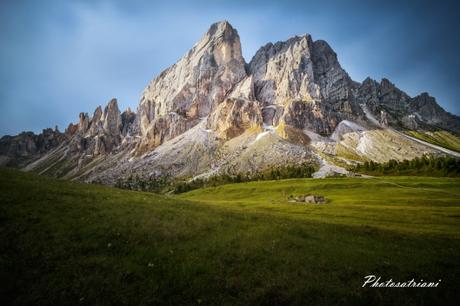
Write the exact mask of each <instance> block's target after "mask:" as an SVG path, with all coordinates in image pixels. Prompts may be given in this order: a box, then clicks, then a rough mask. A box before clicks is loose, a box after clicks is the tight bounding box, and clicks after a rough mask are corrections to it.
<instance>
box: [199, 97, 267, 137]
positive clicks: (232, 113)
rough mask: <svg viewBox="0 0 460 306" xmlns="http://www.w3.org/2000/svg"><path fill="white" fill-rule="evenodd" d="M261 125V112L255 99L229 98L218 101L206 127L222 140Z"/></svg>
mask: <svg viewBox="0 0 460 306" xmlns="http://www.w3.org/2000/svg"><path fill="white" fill-rule="evenodd" d="M261 126H262V114H261V113H260V110H259V107H258V105H257V103H256V102H255V101H251V100H246V99H235V98H230V99H227V100H225V101H224V102H222V103H220V104H219V105H218V106H217V108H216V110H215V111H214V112H213V113H212V114H211V115H210V116H209V118H208V121H207V127H208V128H209V129H212V130H214V131H216V132H217V135H218V136H219V137H220V138H221V139H224V140H227V139H231V138H234V137H237V136H239V135H241V134H243V133H244V132H245V131H246V130H248V129H251V128H260V127H261Z"/></svg>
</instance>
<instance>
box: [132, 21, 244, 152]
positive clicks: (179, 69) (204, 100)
mask: <svg viewBox="0 0 460 306" xmlns="http://www.w3.org/2000/svg"><path fill="white" fill-rule="evenodd" d="M245 77H246V71H245V62H244V59H243V57H242V55H241V44H240V38H239V36H238V33H237V31H236V30H235V29H233V28H232V26H231V25H230V24H229V23H228V22H226V21H223V22H219V23H215V24H213V25H212V26H211V27H210V29H209V30H208V32H207V33H206V34H205V35H204V36H203V38H202V39H201V40H200V41H199V42H198V43H197V44H196V45H195V46H194V47H193V48H192V49H191V50H190V51H189V52H188V53H187V54H186V55H185V56H184V57H183V58H181V59H180V60H179V61H178V62H177V63H176V64H174V65H173V66H171V67H170V68H168V69H166V70H165V71H163V72H162V73H161V74H160V75H159V76H158V77H157V78H155V79H154V80H153V81H152V82H151V83H150V84H149V85H148V86H147V88H146V89H145V90H144V93H143V95H142V98H141V102H140V104H139V107H138V114H139V125H140V133H141V135H142V136H143V137H145V139H144V143H146V144H147V145H148V146H149V147H155V146H157V145H159V144H161V143H162V142H163V141H165V140H167V139H171V138H173V137H175V136H177V135H179V134H181V133H183V132H185V131H186V130H187V128H189V127H191V126H194V125H195V124H197V123H198V122H199V119H200V118H201V117H205V116H207V115H208V114H209V113H210V112H211V110H212V109H213V108H215V107H216V106H217V104H218V103H220V102H222V101H223V100H224V98H225V97H226V96H227V95H228V93H229V92H230V91H231V90H232V88H233V87H234V86H235V85H236V84H237V83H238V82H240V81H241V80H242V79H243V78H245ZM161 127H166V130H162V128H161Z"/></svg>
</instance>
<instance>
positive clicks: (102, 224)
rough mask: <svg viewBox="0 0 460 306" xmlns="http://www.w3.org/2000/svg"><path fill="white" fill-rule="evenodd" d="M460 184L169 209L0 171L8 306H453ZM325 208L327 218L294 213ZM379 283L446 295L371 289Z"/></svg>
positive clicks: (223, 189) (254, 193)
mask: <svg viewBox="0 0 460 306" xmlns="http://www.w3.org/2000/svg"><path fill="white" fill-rule="evenodd" d="M459 187H460V180H459V179H444V178H414V177H411V178H404V177H397V178H391V179H389V178H378V179H323V180H313V179H292V180H283V181H264V182H251V183H241V184H232V185H224V186H219V187H215V188H209V189H199V190H195V191H192V192H189V193H185V194H181V195H180V196H169V197H168V196H160V195H155V194H150V193H142V192H134V191H125V190H120V189H112V188H108V187H104V186H97V185H86V184H80V183H72V182H67V181H61V180H53V179H50V178H46V177H41V176H37V175H34V174H30V173H21V172H18V171H15V170H11V169H4V168H3V169H0V238H1V239H0V249H1V250H2V253H1V255H0V277H1V279H2V282H3V284H4V285H3V286H2V287H1V289H0V290H1V291H0V299H1V300H0V303H1V304H2V305H24V304H28V305H43V304H46V305H49V304H55V305H63V304H81V305H95V304H98V305H110V304H129V305H139V304H141V305H142V304H155V305H158V304H176V305H177V304H179V305H196V304H204V305H210V304H211V305H216V304H227V305H230V304H241V305H248V304H251V305H254V304H256V305H257V304H265V305H267V304H270V305H276V304H278V305H279V304H301V305H305V304H310V305H315V304H316V305H334V304H342V305H349V304H362V305H383V304H388V303H390V304H395V305H415V304H421V303H422V302H423V303H424V304H426V305H429V304H438V305H447V304H449V303H452V302H454V301H456V300H458V299H459V297H460V296H459V292H458V286H459V279H458V272H459V271H460V222H459V220H460V219H459V217H460V203H459V198H460V194H459V192H460V191H459V190H460V188H459ZM310 192H312V193H315V194H321V195H324V196H325V197H326V199H327V200H328V203H327V204H324V205H315V204H310V205H308V206H305V205H300V204H295V203H288V202H287V197H288V196H289V195H290V194H293V195H300V194H305V193H310ZM369 274H375V275H379V276H381V277H382V279H390V278H392V279H393V280H397V281H407V280H410V279H413V278H415V279H416V280H420V279H423V280H427V281H438V280H439V279H441V280H442V281H441V283H440V286H439V287H438V288H429V289H428V288H423V289H422V288H417V289H415V288H411V289H395V288H386V289H384V288H362V284H363V280H364V279H363V277H364V276H366V275H369Z"/></svg>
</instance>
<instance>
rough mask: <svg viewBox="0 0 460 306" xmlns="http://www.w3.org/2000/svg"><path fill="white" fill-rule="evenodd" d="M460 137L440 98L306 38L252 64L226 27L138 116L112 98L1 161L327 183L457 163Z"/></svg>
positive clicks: (8, 143)
mask: <svg viewBox="0 0 460 306" xmlns="http://www.w3.org/2000/svg"><path fill="white" fill-rule="evenodd" d="M414 135H415V136H419V138H414ZM420 135H421V136H423V137H420ZM459 135H460V118H459V117H458V116H455V115H452V114H450V113H447V112H446V111H445V110H444V109H442V107H440V106H439V105H438V104H437V103H436V100H435V99H434V98H433V97H431V96H429V95H428V94H427V93H422V94H421V95H419V96H416V97H410V96H409V95H407V94H406V93H404V92H403V91H402V90H400V89H398V88H397V87H396V86H395V85H394V84H393V83H391V82H390V81H389V80H387V79H383V80H381V81H380V82H377V81H375V80H373V79H371V78H367V79H366V80H364V81H363V82H362V83H359V82H355V81H353V80H352V79H351V78H350V76H349V75H348V74H347V72H346V71H345V70H344V69H343V68H342V67H341V66H340V63H339V61H338V58H337V54H336V53H335V52H334V51H333V50H332V48H331V47H330V46H329V44H328V43H327V42H325V41H323V40H313V38H312V37H311V36H310V35H308V34H306V35H302V36H295V37H292V38H290V39H288V40H286V41H282V42H277V43H274V44H273V43H268V44H266V45H265V46H263V47H261V48H260V49H259V50H258V51H257V52H256V54H255V55H254V57H253V58H252V59H251V61H250V62H249V63H245V61H244V59H243V56H242V52H241V43H240V38H239V35H238V32H237V31H236V30H235V29H234V28H233V27H232V26H231V25H230V23H228V22H227V21H222V22H218V23H215V24H213V25H211V27H210V28H209V30H208V31H207V32H206V33H205V34H204V35H203V37H202V38H201V39H200V41H199V42H197V43H196V44H195V45H194V46H193V48H192V49H190V51H188V52H187V53H186V54H185V55H184V56H183V57H182V58H181V59H180V60H179V61H178V62H177V63H175V64H174V65H172V66H171V67H169V68H167V69H166V70H165V71H163V72H162V73H161V74H160V75H158V76H157V77H156V78H155V79H153V80H152V81H151V82H150V83H149V84H148V85H147V87H146V88H145V89H144V91H143V93H142V96H141V99H140V102H139V106H138V108H137V112H136V113H134V112H132V111H131V110H130V109H128V110H126V111H124V112H120V110H119V109H118V105H117V101H116V99H112V100H111V101H110V102H109V103H108V105H107V106H106V107H105V108H104V110H103V109H102V107H98V108H97V109H96V110H95V111H94V113H93V115H92V116H89V115H88V114H87V113H81V114H80V116H79V121H78V123H76V124H72V123H71V124H70V125H69V126H68V127H67V129H66V130H65V132H63V133H62V132H59V131H58V130H57V129H54V130H52V129H46V130H44V131H43V133H42V134H40V135H34V134H33V133H30V132H29V133H21V134H19V135H17V136H5V137H3V138H2V139H1V140H0V163H1V164H2V165H10V166H17V167H20V168H23V169H24V170H28V171H36V172H39V173H43V174H48V175H52V176H56V177H64V178H68V179H77V180H83V181H88V182H101V183H105V184H115V183H117V182H120V181H121V182H123V181H125V180H128V179H131V178H132V177H133V176H136V177H140V178H142V179H146V180H149V179H154V178H158V177H161V178H165V179H170V180H173V179H193V178H197V177H209V176H212V175H217V174H223V173H226V174H237V173H242V172H244V173H247V172H258V171H263V170H266V169H270V168H273V167H278V166H280V165H287V164H299V163H310V164H313V165H317V166H318V167H319V168H320V170H319V171H318V172H317V173H316V174H315V175H316V176H324V175H328V174H330V173H334V172H339V173H347V171H346V170H345V169H343V168H342V167H343V166H344V165H353V164H356V163H361V162H363V161H370V160H372V161H378V162H382V161H387V160H389V159H397V160H403V159H411V158H414V157H416V156H420V155H423V154H435V155H436V154H450V155H454V156H457V157H458V156H460V154H459V153H457V152H455V151H453V150H451V147H450V149H448V148H442V147H440V146H439V144H445V143H447V142H446V139H448V140H449V141H451V142H454V143H455V144H459V143H460V140H459V139H458V136H459ZM428 136H429V137H428ZM437 137H438V138H439V137H443V138H442V139H438V138H437ZM427 139H431V140H434V141H432V142H434V143H435V144H436V145H435V144H432V143H427V142H426V141H425V140H427ZM454 148H455V147H454ZM339 165H340V166H339ZM341 166H342V167H341Z"/></svg>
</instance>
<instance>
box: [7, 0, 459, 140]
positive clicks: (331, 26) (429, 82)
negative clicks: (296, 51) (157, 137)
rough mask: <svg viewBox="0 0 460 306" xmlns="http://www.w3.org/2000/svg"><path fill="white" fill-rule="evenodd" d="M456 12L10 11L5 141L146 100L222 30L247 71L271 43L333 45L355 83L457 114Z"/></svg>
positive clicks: (250, 7) (199, 6)
mask: <svg viewBox="0 0 460 306" xmlns="http://www.w3.org/2000/svg"><path fill="white" fill-rule="evenodd" d="M458 13H459V7H458V5H456V4H455V2H454V1H161V2H154V1H103V0H99V1H98V0H96V1H2V2H0V46H1V48H0V66H1V70H0V135H2V134H7V133H9V134H14V133H17V132H19V131H21V130H33V131H40V130H41V129H42V128H45V127H49V126H54V125H55V124H58V125H59V126H60V127H61V129H62V128H64V126H66V125H67V124H68V123H69V122H71V121H76V118H77V116H78V112H80V111H85V112H92V111H93V110H94V108H96V106H97V105H100V104H102V105H104V104H105V103H107V101H108V100H109V99H110V98H111V97H117V98H118V99H119V102H120V105H121V106H122V107H123V108H124V107H127V106H131V107H132V108H136V106H137V104H138V99H139V96H140V93H141V91H142V89H143V88H144V87H145V85H146V84H147V82H148V81H149V80H150V79H152V78H153V77H154V76H155V75H156V74H158V73H159V72H161V71H162V70H163V69H165V68H167V67H168V66H169V65H171V64H173V63H174V62H175V61H176V60H177V59H179V58H180V57H181V56H182V55H183V54H184V53H185V52H186V51H187V50H188V49H189V48H190V47H191V46H192V45H193V44H194V43H195V42H196V41H197V40H198V39H199V38H200V37H201V35H202V34H203V33H204V32H205V31H206V30H207V29H208V27H209V25H210V24H211V23H213V22H215V21H218V20H222V19H227V20H229V21H230V23H232V25H233V26H234V27H235V28H237V29H238V31H239V33H240V36H241V41H242V47H243V53H244V56H245V58H246V60H247V61H249V60H250V58H251V57H252V55H254V53H255V52H256V50H257V49H258V48H259V47H260V46H262V45H264V44H265V43H267V42H269V41H277V40H285V39H286V38H288V37H289V36H293V35H295V34H303V33H310V34H311V35H312V36H313V38H314V39H325V40H326V41H328V42H329V44H330V45H331V46H332V47H333V49H334V50H335V51H336V52H337V54H338V56H339V60H340V62H341V64H342V66H343V67H344V68H345V69H346V70H347V71H348V72H349V73H350V75H351V77H352V78H353V79H355V80H357V81H362V80H363V79H364V78H365V77H367V76H371V77H373V78H375V79H381V78H382V77H387V78H389V79H390V80H391V81H393V82H394V83H396V85H397V86H398V87H400V88H401V89H403V90H405V91H407V92H408V93H409V94H410V95H416V94H418V93H420V92H422V91H428V92H430V94H432V95H433V96H435V97H436V98H437V100H438V102H439V103H440V104H441V105H442V106H443V107H444V108H445V109H447V110H448V111H450V112H453V113H457V114H458V113H459V112H460V105H459V103H458V102H457V97H456V89H457V88H458V86H459V85H460V61H459V57H458V55H457V53H458V49H459V46H460V40H459V35H458V34H457V31H458V29H459V28H460V21H459V19H458V18H457V16H458Z"/></svg>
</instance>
